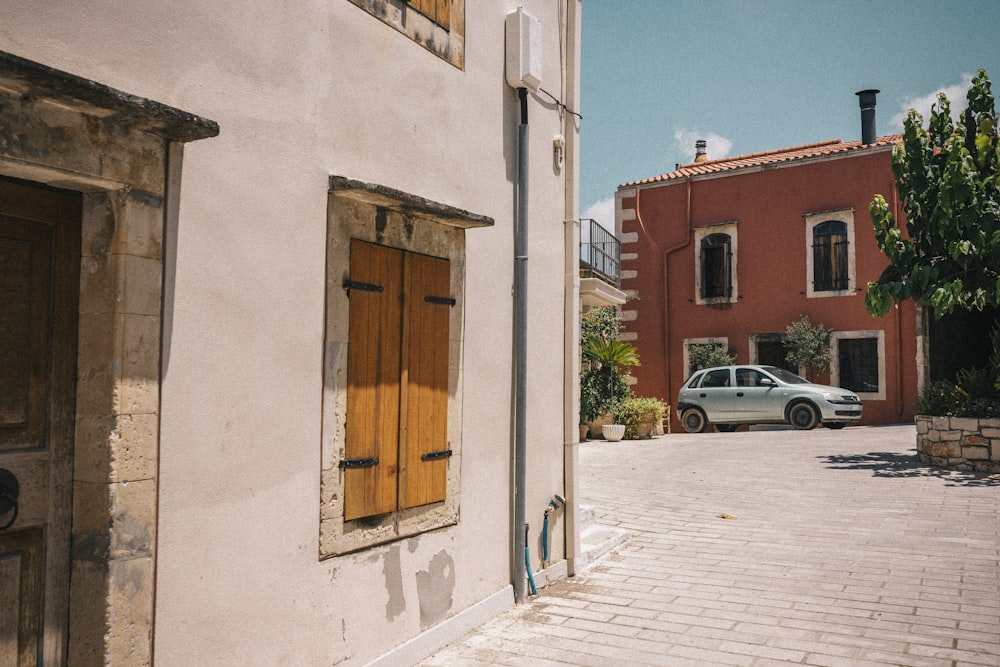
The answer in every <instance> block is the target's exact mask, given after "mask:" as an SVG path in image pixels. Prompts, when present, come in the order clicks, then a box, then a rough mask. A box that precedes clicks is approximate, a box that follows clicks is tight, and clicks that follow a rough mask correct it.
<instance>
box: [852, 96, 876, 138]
mask: <svg viewBox="0 0 1000 667" xmlns="http://www.w3.org/2000/svg"><path fill="white" fill-rule="evenodd" d="M878 93H879V91H877V90H875V89H869V90H861V91H858V92H856V93H854V94H855V95H857V96H858V104H860V105H861V143H862V144H864V145H865V146H871V145H872V144H874V143H875V96H876V95H878Z"/></svg>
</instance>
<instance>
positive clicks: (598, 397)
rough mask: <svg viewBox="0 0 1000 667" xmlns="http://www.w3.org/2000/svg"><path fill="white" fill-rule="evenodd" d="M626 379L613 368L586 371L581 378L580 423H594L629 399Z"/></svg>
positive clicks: (603, 367) (606, 367) (604, 367)
mask: <svg viewBox="0 0 1000 667" xmlns="http://www.w3.org/2000/svg"><path fill="white" fill-rule="evenodd" d="M625 377H626V376H623V375H620V374H619V373H616V372H614V367H612V366H602V367H600V368H592V369H590V370H588V371H584V372H583V374H582V375H581V376H580V422H581V423H586V422H589V421H593V420H594V419H596V418H597V417H598V416H600V415H603V414H605V413H608V412H612V411H613V410H614V408H615V406H616V405H618V404H619V403H620V402H621V401H624V400H625V399H627V398H628V395H629V391H628V383H627V382H626V381H625Z"/></svg>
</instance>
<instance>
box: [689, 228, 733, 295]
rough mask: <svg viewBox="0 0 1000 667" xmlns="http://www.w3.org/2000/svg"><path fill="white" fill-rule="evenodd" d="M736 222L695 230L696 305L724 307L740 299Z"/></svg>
mask: <svg viewBox="0 0 1000 667" xmlns="http://www.w3.org/2000/svg"><path fill="white" fill-rule="evenodd" d="M737 228H738V223H736V222H720V223H714V224H711V225H703V226H700V227H695V229H694V240H695V252H694V276H695V293H694V296H695V303H698V304H707V305H725V304H729V303H734V302H735V301H736V300H737V299H738V298H739V288H738V284H737V283H738V279H737V271H736V260H737Z"/></svg>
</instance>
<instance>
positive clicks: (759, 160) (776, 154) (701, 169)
mask: <svg viewBox="0 0 1000 667" xmlns="http://www.w3.org/2000/svg"><path fill="white" fill-rule="evenodd" d="M902 138H903V135H901V134H891V135H888V136H885V137H878V138H877V139H876V140H875V143H874V144H872V146H876V147H879V146H891V145H893V144H897V143H899V142H900V141H901V140H902ZM866 147H868V146H866V145H865V144H862V143H861V142H860V141H850V142H846V143H845V142H844V141H842V140H840V139H831V140H830V141H820V142H818V143H815V144H803V145H801V146H792V147H791V148H779V149H776V150H770V151H763V152H760V153H748V154H747V155H737V156H736V157H727V158H721V159H718V160H708V161H707V162H702V163H691V164H684V165H680V166H679V167H678V168H677V169H676V170H674V171H672V172H670V173H669V174H663V175H661V176H653V177H652V178H644V179H641V180H638V181H631V182H629V183H623V184H622V185H619V186H618V187H620V188H624V187H630V186H633V185H645V184H648V183H659V182H663V181H674V180H679V179H683V178H687V177H688V176H701V175H704V174H717V173H720V172H725V171H735V170H738V169H747V168H751V167H764V166H768V165H775V164H780V163H784V162H793V161H795V160H804V159H809V158H818V157H826V156H828V155H836V154H838V153H847V152H850V151H855V150H858V149H860V148H866Z"/></svg>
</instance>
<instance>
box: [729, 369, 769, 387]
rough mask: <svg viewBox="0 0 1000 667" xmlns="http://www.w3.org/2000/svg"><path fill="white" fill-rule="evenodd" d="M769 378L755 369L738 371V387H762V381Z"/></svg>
mask: <svg viewBox="0 0 1000 667" xmlns="http://www.w3.org/2000/svg"><path fill="white" fill-rule="evenodd" d="M766 377H767V376H766V375H764V374H763V373H761V372H760V371H758V370H756V369H753V368H737V369H736V386H737V387H762V386H764V385H763V384H762V380H764V378H766Z"/></svg>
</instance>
